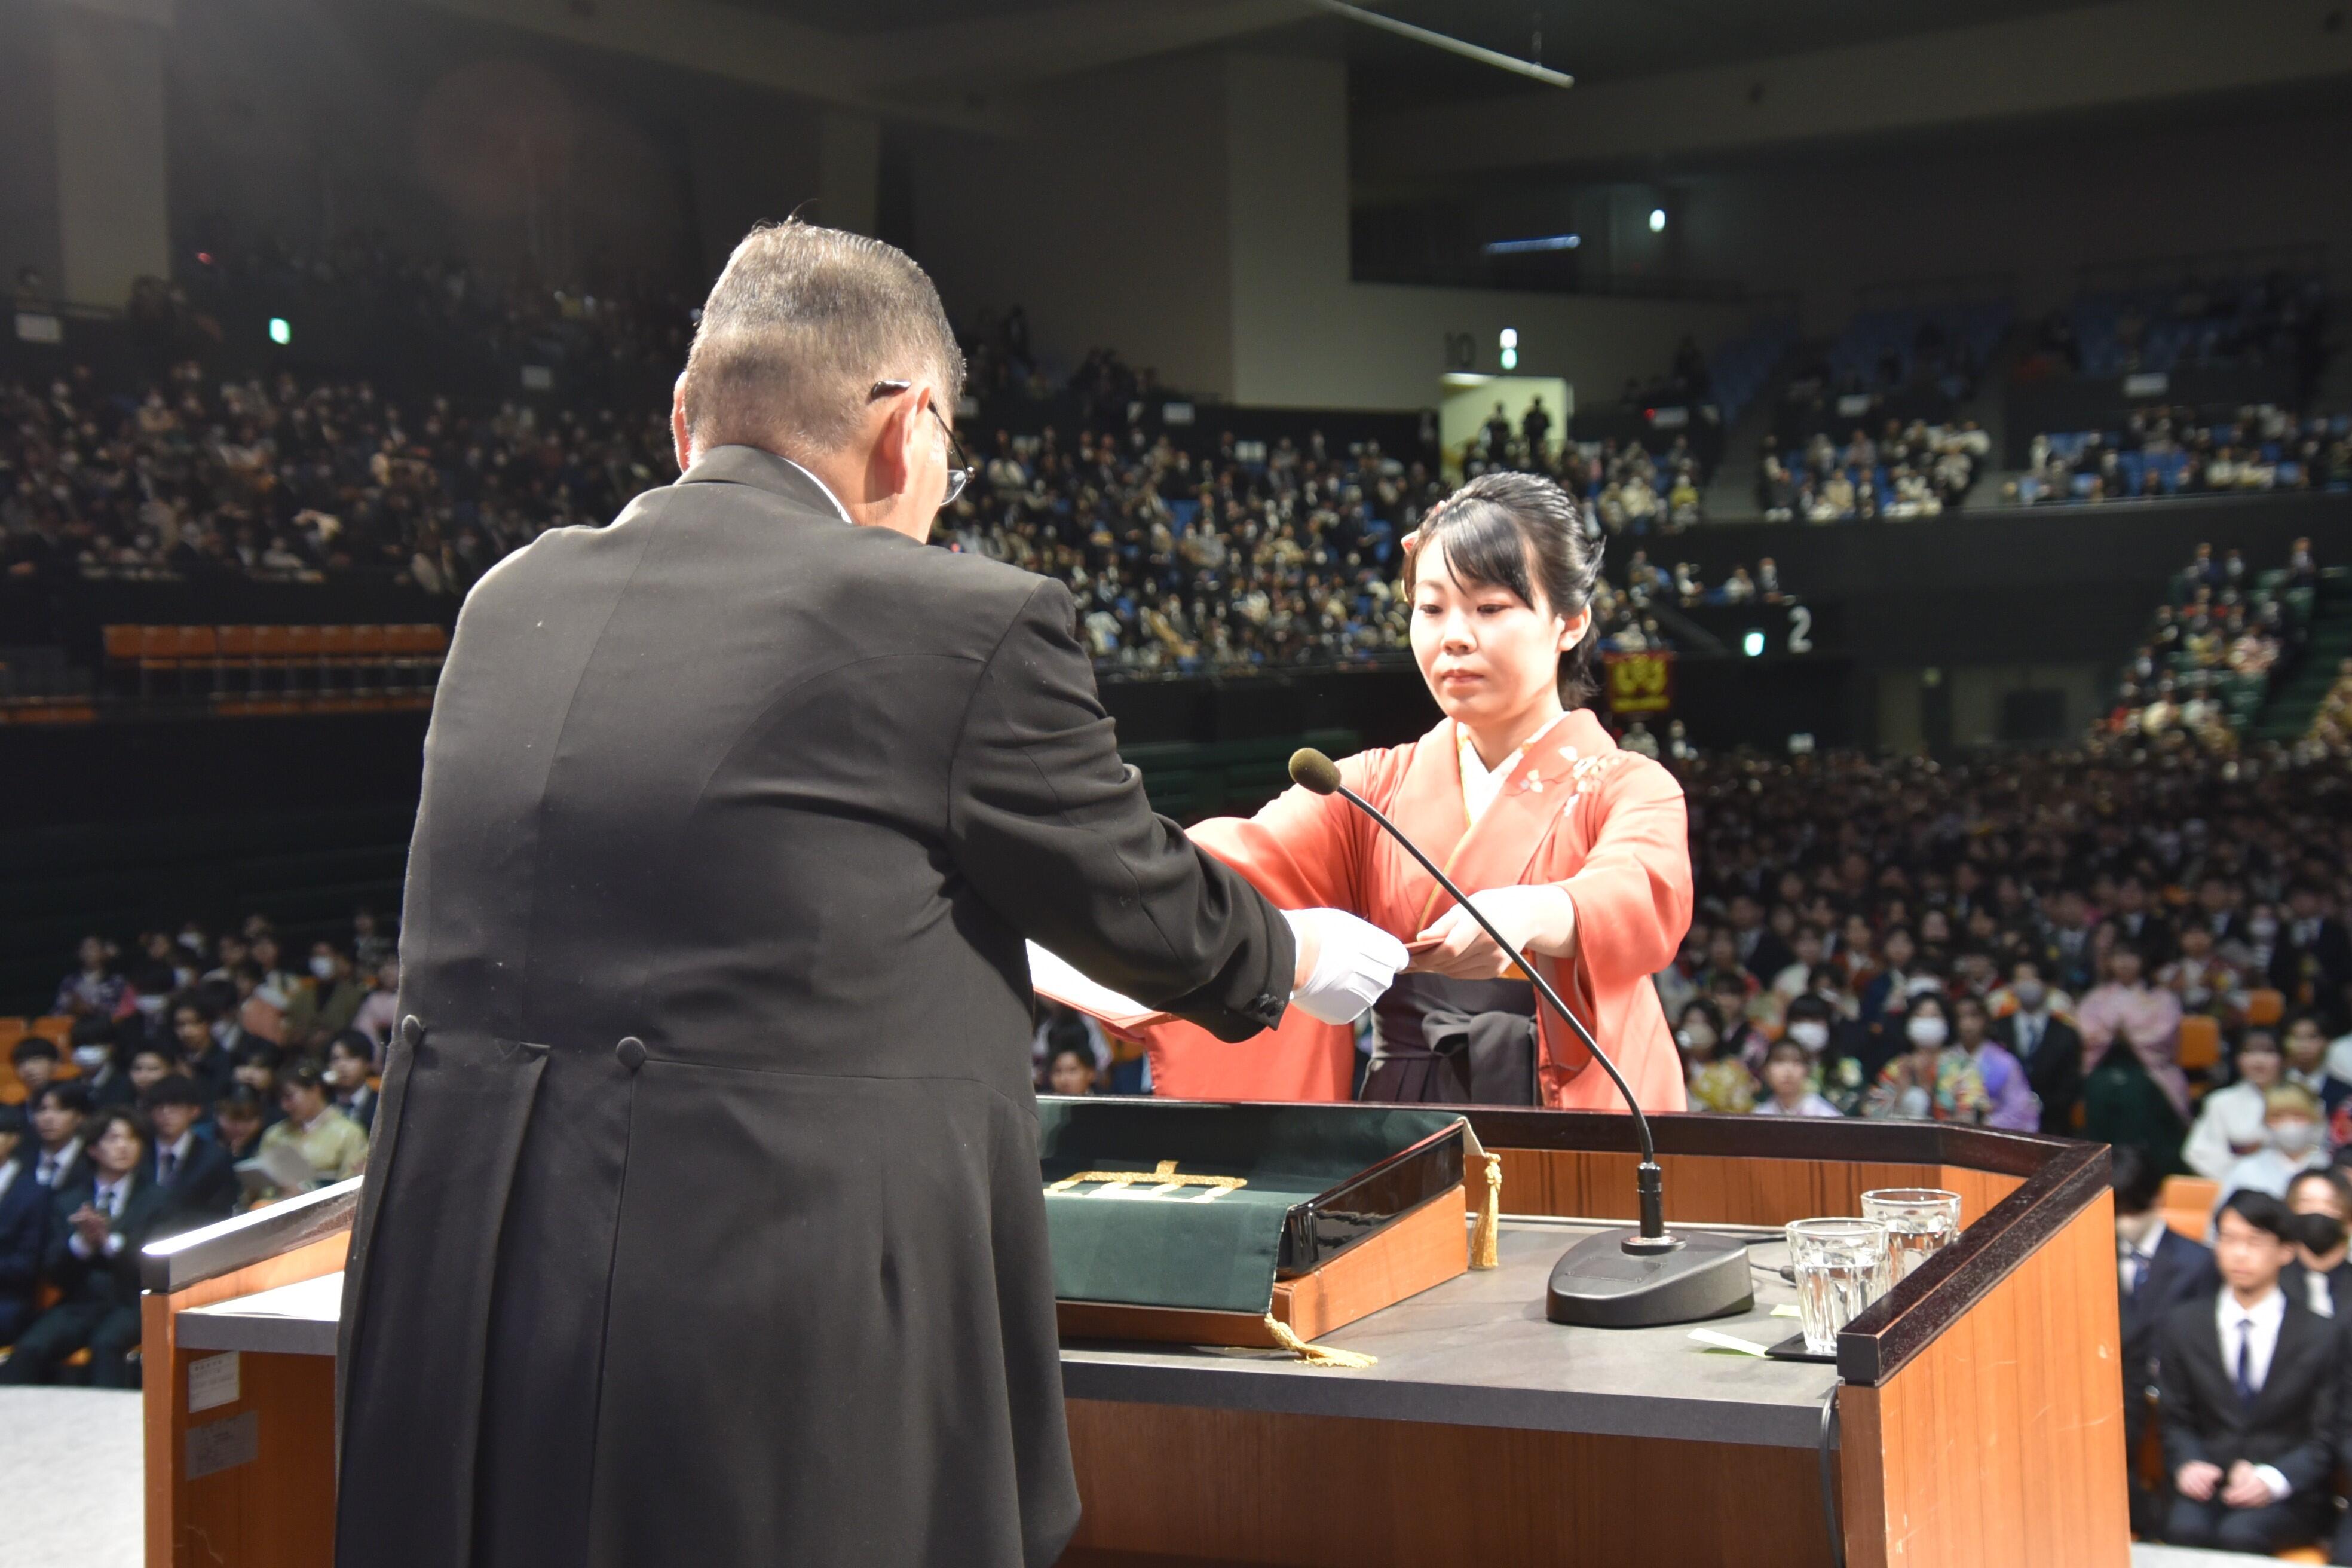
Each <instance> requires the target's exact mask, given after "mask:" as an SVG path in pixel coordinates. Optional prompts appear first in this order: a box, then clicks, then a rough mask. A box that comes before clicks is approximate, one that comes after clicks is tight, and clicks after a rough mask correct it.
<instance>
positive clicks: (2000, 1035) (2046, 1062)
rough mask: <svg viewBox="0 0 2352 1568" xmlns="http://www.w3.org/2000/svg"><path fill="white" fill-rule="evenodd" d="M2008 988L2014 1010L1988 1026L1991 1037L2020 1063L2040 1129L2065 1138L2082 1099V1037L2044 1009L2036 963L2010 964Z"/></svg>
mask: <svg viewBox="0 0 2352 1568" xmlns="http://www.w3.org/2000/svg"><path fill="white" fill-rule="evenodd" d="M2009 990H2010V994H2011V995H2012V996H2014V997H2016V998H2017V1011H2016V1012H2014V1013H2011V1015H2010V1016H2007V1017H2006V1018H2002V1019H2000V1020H1998V1021H1996V1022H1995V1023H1994V1025H1993V1026H1992V1036H1993V1038H1994V1039H1996V1040H1998V1041H2000V1044H2002V1045H2003V1046H2005V1047H2008V1048H2009V1054H2010V1055H2011V1056H2013V1057H2015V1058H2017V1059H2018V1060H2019V1061H2021V1062H2023V1063H2024V1064H2025V1079H2026V1081H2027V1082H2028V1083H2030V1084H2032V1086H2033V1092H2034V1094H2035V1095H2036V1096H2038V1097H2039V1098H2040V1100H2041V1101H2042V1131H2044V1132H2053V1133H2056V1134H2058V1135H2059V1136H2061V1137H2071V1136H2073V1135H2074V1107H2075V1105H2076V1104H2078V1103H2079V1102H2080V1101H2081V1100H2082V1098H2083V1037H2082V1036H2081V1035H2080V1034H2079V1033H2077V1032H2076V1031H2075V1028H2074V1025H2072V1024H2070V1023H2068V1022H2067V1021H2066V1020H2065V1019H2063V1018H2062V1017H2060V1016H2058V1015H2057V1014H2055V1013H2053V1012H2052V1011H2051V1010H2050V984H2049V982H2048V980H2047V979H2045V978H2044V976H2043V974H2042V962H2041V960H2039V959H2035V958H2020V959H2018V960H2017V962H2016V963H2012V964H2011V966H2010V973H2009Z"/></svg>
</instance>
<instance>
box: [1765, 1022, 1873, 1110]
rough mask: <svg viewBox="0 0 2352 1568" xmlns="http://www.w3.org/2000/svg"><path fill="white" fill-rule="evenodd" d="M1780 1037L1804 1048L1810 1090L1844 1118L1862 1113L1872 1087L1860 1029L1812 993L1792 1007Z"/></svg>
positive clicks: (1807, 1085)
mask: <svg viewBox="0 0 2352 1568" xmlns="http://www.w3.org/2000/svg"><path fill="white" fill-rule="evenodd" d="M1780 1037H1781V1039H1783V1040H1793V1041H1795V1042H1796V1043H1797V1044H1798V1045H1799V1046H1800V1047H1802V1048H1803V1050H1804V1052H1805V1060H1806V1064H1807V1068H1806V1087H1807V1088H1808V1089H1811V1090H1812V1091H1813V1092H1814V1093H1817V1094H1819V1095H1820V1096H1821V1097H1822V1100H1825V1101H1827V1102H1828V1104H1829V1106H1830V1108H1831V1109H1832V1110H1835V1111H1836V1112H1837V1113H1838V1114H1839V1115H1841V1116H1853V1115H1858V1114H1859V1113H1860V1112H1861V1110H1862V1096H1863V1091H1864V1089H1865V1088H1867V1087H1868V1083H1869V1079H1867V1078H1866V1077H1865V1076H1864V1072H1863V1069H1862V1047H1863V1038H1864V1037H1863V1033H1862V1028H1861V1026H1859V1025H1857V1024H1854V1023H1853V1022H1851V1021H1849V1020H1848V1019H1847V1018H1845V1017H1844V1016H1843V1015H1842V1014H1840V1013H1839V1012H1838V1011H1837V1008H1836V1006H1835V1005H1834V1004H1833V1003H1832V1002H1830V1001H1828V1000H1826V999H1824V998H1823V997H1822V996H1821V995H1819V994H1814V993H1810V992H1809V993H1807V994H1805V995H1802V996H1800V997H1798V998H1797V999H1796V1000H1795V1001H1793V1002H1790V1004H1789V1016H1788V1019H1787V1021H1786V1022H1785V1023H1784V1024H1783V1025H1782V1026H1781V1034H1780Z"/></svg>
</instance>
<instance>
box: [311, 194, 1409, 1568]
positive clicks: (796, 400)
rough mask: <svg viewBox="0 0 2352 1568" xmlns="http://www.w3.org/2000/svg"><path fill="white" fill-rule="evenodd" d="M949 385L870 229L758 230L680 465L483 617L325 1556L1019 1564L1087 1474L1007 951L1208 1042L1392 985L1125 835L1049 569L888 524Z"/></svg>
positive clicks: (1019, 961)
mask: <svg viewBox="0 0 2352 1568" xmlns="http://www.w3.org/2000/svg"><path fill="white" fill-rule="evenodd" d="M961 375H962V366H961V355H960V354H959V353H958V352H957V350H956V348H955V344H954V339H953V336H952V334H951V332H950V330H949V327H948V324H947V321H946V317H945V313H944V312H943V311H942V310H940V305H939V301H938V297H937V295H936V294H935V293H934V292H933V291H932V289H931V286H930V282H929V279H927V278H925V277H924V276H923V274H922V273H921V271H920V269H919V268H916V267H915V265H914V264H913V263H912V262H911V261H909V260H908V259H907V258H905V257H904V256H902V255H900V254H899V253H898V251H896V250H893V249H891V248H890V247H887V246H882V245H878V244H877V243H875V242H873V241H870V240H865V239H860V238H857V237H853V236H848V235H842V234H837V233H834V232H832V231H829V230H824V229H818V228H813V227H809V226H803V225H799V224H786V225H783V226H777V227H772V228H766V229H762V230H759V231H755V232H754V233H753V235H752V236H751V237H750V238H748V239H747V240H745V241H744V243H743V244H742V246H741V247H739V248H738V249H737V251H736V253H735V255H734V257H733V258H731V259H730V261H729V263H728V266H727V268H726V270H725V272H724V273H723V274H722V275H721V277H720V278H719V282H718V284H717V286H716V288H715V289H713V291H712V293H711V296H710V300H709V304H708V305H707V306H706V307H705V310H704V312H703V316H702V319H701V322H700V325H699V327H698V333H697V337H696V341H695V344H694V348H693V351H692V354H691V357H690V358H689V360H688V368H687V372H686V374H685V375H684V377H682V378H681V380H680V383H679V387H678V396H677V407H676V410H675V412H674V416H673V426H674V432H675V435H676V437H677V447H678V455H679V466H680V468H682V469H683V470H684V473H683V475H682V477H681V479H680V480H679V482H678V483H677V485H675V486H673V487H670V488H668V489H660V490H656V491H654V492H652V493H651V494H649V495H646V496H642V497H640V498H638V499H637V500H635V501H633V502H631V503H630V505H629V506H628V507H627V508H626V509H625V510H624V511H623V512H622V514H621V516H620V517H619V518H618V520H616V521H614V523H613V524H612V525H611V526H609V527H606V528H604V529H597V530H591V529H581V528H570V529H562V530H558V531H551V532H549V533H546V534H543V535H542V536H541V538H540V539H539V540H538V541H537V542H534V543H533V544H531V545H530V547H529V548H528V549H527V550H525V551H523V552H520V554H517V555H514V556H510V557H509V558H508V559H507V560H506V561H504V562H502V563H499V565H498V566H497V567H495V568H494V569H492V570H491V571H490V572H489V573H488V574H487V575H486V576H484V577H483V578H482V580H481V581H480V582H479V583H478V584H476V586H475V587H474V589H473V591H472V593H471V595H469V596H468V598H467V601H466V605H465V608H464V612H463V614H462V615H461V616H459V619H458V623H457V637H456V639H455V641H454V643H453V644H452V647H451V649H450V653H449V658H448V662H447V666H446V669H445V670H444V672H443V674H442V677H441V680H440V685H439V689H438V692H437V694H436V699H435V704H434V713H433V722H432V728H431V731H430V733H429V734H428V736H427V738H426V741H425V781H424V795H423V800H422V803H421V806H420V810H419V814H418V817H417V824H416V834H415V843H414V846H413V847H412V849H411V853H410V858H409V871H408V888H407V895H406V901H405V905H404V924H403V928H402V931H401V953H400V961H401V971H400V972H401V994H400V1001H401V1008H400V1010H401V1013H402V1015H403V1016H402V1019H401V1025H400V1027H399V1029H398V1030H397V1031H396V1037H395V1039H394V1045H393V1047H392V1051H391V1056H390V1059H389V1063H388V1067H387V1071H386V1075H385V1079H384V1089H383V1106H382V1108H381V1110H379V1112H378V1114H377V1119H376V1141H375V1146H374V1150H373V1154H372V1156H371V1159H370V1162H369V1167H368V1173H367V1183H366V1186H365V1188H364V1191H363V1196H362V1205H361V1212H360V1215H359V1219H358V1224H357V1228H356V1230H355V1232H354V1235H353V1237H352V1258H351V1267H350V1272H349V1274H348V1276H347V1283H346V1286H345V1290H344V1296H343V1302H344V1314H345V1316H344V1323H343V1341H342V1350H343V1353H342V1356H341V1376H342V1378H343V1387H342V1404H341V1409H342V1420H343V1429H342V1465H341V1489H340V1496H339V1510H340V1511H339V1519H338V1524H337V1538H336V1562H337V1563H338V1565H339V1568H417V1565H419V1564H432V1565H433V1568H518V1565H541V1564H544V1565H546V1568H581V1565H583V1564H592V1565H597V1568H605V1565H610V1568H733V1565H748V1564H751V1563H806V1564H810V1565H812V1568H814V1565H819V1564H824V1565H834V1564H840V1565H843V1568H847V1565H849V1564H857V1565H859V1568H901V1565H903V1568H914V1565H917V1564H931V1563H940V1564H949V1563H952V1564H956V1565H958V1568H967V1565H968V1568H1015V1565H1018V1564H1024V1563H1026V1564H1030V1565H1033V1568H1044V1565H1045V1564H1048V1563H1053V1562H1054V1561H1055V1559H1056V1557H1057V1556H1058V1555H1059V1554H1060V1552H1061V1551H1062V1548H1063V1546H1064V1544H1065V1542H1066V1541H1067V1539H1068V1537H1069V1535H1070V1533H1071V1531H1072V1530H1073V1529H1074V1528H1075V1525H1076V1517H1077V1495H1076V1485H1075V1481H1074V1478H1073V1475H1072V1471H1071V1465H1070V1458H1069V1452H1068V1444H1067V1438H1066V1434H1065V1431H1064V1426H1063V1409H1062V1394H1061V1382H1060V1370H1059V1369H1060V1352H1059V1346H1058V1344H1057V1342H1056V1339H1055V1322H1054V1301H1053V1286H1052V1276H1051V1270H1050V1262H1049V1259H1048V1257H1047V1253H1046V1238H1045V1205H1044V1198H1043V1194H1042V1190H1041V1188H1042V1184H1041V1181H1040V1175H1039V1169H1038V1156H1037V1147H1036V1122H1035V1114H1036V1112H1035V1105H1034V1099H1033V1096H1032V1092H1031V1088H1030V1060H1029V1042H1030V1036H1031V1032H1032V1029H1033V1027H1034V1022H1033V1010H1034V998H1033V995H1032V993H1031V990H1030V984H1029V973H1028V968H1027V961H1026V957H1025V953H1024V946H1023V938H1024V935H1025V936H1029V937H1034V939H1035V940H1036V941H1037V942H1040V943H1041V944H1043V945H1044V946H1045V947H1047V948H1050V949H1052V950H1053V951H1055V952H1058V953H1060V954H1061V955H1062V956H1064V957H1065V958H1066V959H1068V960H1069V961H1071V962H1072V963H1075V964H1076V965H1077V967H1079V968H1080V969H1081V970H1083V971H1085V972H1086V973H1088V974H1090V975H1092V976H1093V977H1095V978H1096V979H1097V980H1099V981H1101V982H1103V983H1105V984H1109V985H1112V986H1114V987H1116V988H1117V989H1118V990H1121V991H1124V992H1126V993H1128V994H1130V995H1132V996H1134V997H1136V998H1138V999H1139V1000H1140V1001H1142V1002H1144V1003H1145V1004H1147V1005H1150V1006H1152V1007H1156V1008H1164V1009H1166V1010H1168V1011H1170V1012H1172V1013H1174V1014H1177V1015H1179V1016H1184V1017H1186V1018H1189V1019H1192V1020H1193V1021H1196V1022H1198V1023H1200V1024H1202V1025H1203V1026H1206V1027H1207V1028H1209V1029H1211V1030H1212V1031H1213V1032H1215V1033H1216V1034H1218V1035H1220V1036H1222V1037H1226V1038H1230V1039H1236V1040H1237V1039H1241V1038H1243V1037H1247V1036H1249V1035H1252V1034H1255V1033H1256V1032H1257V1031H1259V1030H1261V1029H1264V1028H1266V1027H1269V1026H1273V1025H1275V1024H1276V1022H1277V1021H1278V1020H1279V1019H1280V1017H1281V1016H1282V1015H1283V1012H1284V1009H1285V1005H1286V1000H1293V999H1295V1000H1296V1002H1297V1005H1301V1006H1302V1007H1305V1008H1307V1010H1308V1011H1310V1012H1314V1013H1316V1014H1317V1016H1326V1017H1334V1018H1344V1017H1350V1016H1354V1015H1355V1014H1357V1013H1360V1012H1361V1011H1362V1010H1363V1008H1364V1007H1365V1006H1366V1005H1369V1003H1370V999H1371V997H1372V995H1373V994H1376V993H1377V992H1378V991H1379V990H1381V989H1383V988H1385V986H1386V984H1387V983H1388V980H1389V979H1390V978H1391V975H1392V973H1393V972H1394V971H1395V970H1396V969H1397V968H1399V967H1401V966H1402V964H1403V963H1404V962H1405V953H1404V951H1403V948H1402V944H1401V943H1397V942H1394V940H1393V939H1391V938H1389V937H1387V936H1386V935H1385V934H1384V933H1381V932H1378V931H1373V930H1372V929H1371V928H1370V927H1366V926H1363V925H1362V924H1361V922H1357V921H1351V920H1350V919H1349V918H1348V917H1343V916H1334V915H1333V914H1332V912H1331V911H1308V913H1307V917H1304V918H1301V917H1291V918H1290V919H1286V918H1285V917H1284V916H1283V915H1282V914H1281V913H1280V912H1279V911H1277V910H1275V909H1274V908H1273V907H1272V906H1270V905H1269V904H1267V903H1266V902H1265V900H1264V899H1262V898H1261V897H1259V896H1258V894H1257V893H1256V892H1255V891H1254V890H1253V889H1251V888H1250V887H1249V886H1248V885H1247V884H1246V883H1245V882H1244V881H1242V880H1241V879H1239V878H1238V877H1237V876H1236V875H1234V873H1232V872H1231V871H1229V870H1228V869H1227V868H1224V867H1223V866H1222V865H1220V864H1219V863H1218V862H1216V861H1215V860H1213V859H1212V858H1209V857H1207V856H1205V855H1203V854H1201V853H1199V852H1197V851H1196V850H1194V849H1193V848H1192V846H1191V844H1190V843H1189V842H1188V840H1187V839H1186V838H1185V837H1184V836H1183V834H1182V833H1181V830H1179V829H1178V828H1177V827H1176V826H1175V825H1174V824H1172V823H1170V822H1168V821H1166V820H1165V819H1164V818H1160V817H1156V816H1153V815H1152V813H1151V811H1150V806H1149V805H1148V803H1147V802H1146V800H1145V798H1144V794H1143V790H1142V787H1141V784H1140V781H1139V776H1138V775H1137V773H1136V772H1135V770H1133V769H1132V768H1129V767H1127V766H1125V765H1124V764H1122V763H1120V762H1119V760H1118V752H1117V750H1116V748H1115V744H1114V740H1113V735H1112V726H1111V721H1110V720H1109V719H1108V717H1107V716H1106V715H1105V714H1104V712H1103V710H1102V707H1101V705H1100V703H1099V701H1098V700H1097V696H1096V692H1095V687H1094V678H1093V671H1092V668H1091V667H1090V665H1089V662H1088V659H1087V654H1086V652H1085V650H1084V647H1082V645H1081V644H1080V642H1079V641H1078V640H1077V637H1076V627H1075V618H1074V611H1073V606H1072V604H1071V600H1070V596H1069V594H1068V593H1067V591H1066V589H1064V588H1063V587H1062V586H1060V585H1059V584H1055V583H1052V582H1049V581H1046V580H1045V579H1043V578H1039V577H1035V576H1032V575H1030V574H1025V573H1023V572H1019V571H1016V570H1014V569H1013V568H1011V567H1009V566H1006V565H1003V564H1002V563H997V562H993V561H990V560H987V559H984V558H982V557H978V556H973V555H966V554H957V553H950V552H945V551H940V550H934V549H930V548H928V547H927V546H926V545H925V544H924V542H923V540H924V538H925V537H926V535H927V534H928V532H929V527H930V523H931V520H932V518H933V516H934V514H935V513H936V512H937V510H938V509H939V507H940V504H941V501H942V500H943V498H945V497H946V496H948V495H949V494H950V493H951V491H952V489H954V488H956V487H957V486H958V485H959V484H960V482H961V479H960V476H957V475H956V474H954V473H953V472H951V467H961V466H962V464H961V459H952V458H950V453H951V452H952V451H954V450H956V447H955V443H954V438H953V437H952V435H951V433H950V429H949V426H948V423H947V421H948V416H950V413H951V412H952V410H953V409H954V407H955V405H956V402H957V397H958V391H959V387H960V384H961ZM1294 926H1295V927H1296V929H1297V931H1299V933H1300V935H1299V938H1298V940H1297V942H1296V945H1294V937H1293V931H1294ZM1335 965H1336V966H1337V969H1338V970H1344V971H1345V972H1346V973H1348V974H1349V975H1352V976H1353V977H1354V978H1353V979H1352V980H1349V981H1346V982H1345V983H1344V984H1335V983H1334V982H1333V980H1332V978H1331V975H1332V973H1334V972H1335ZM1302 975H1303V976H1304V978H1303V979H1302V978H1301V976H1302ZM1295 986H1296V987H1297V995H1296V997H1295V998H1294V997H1293V992H1294V987H1295ZM1341 992H1344V993H1345V997H1344V999H1342V998H1341V997H1340V993H1341ZM1318 998H1319V1000H1318Z"/></svg>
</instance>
